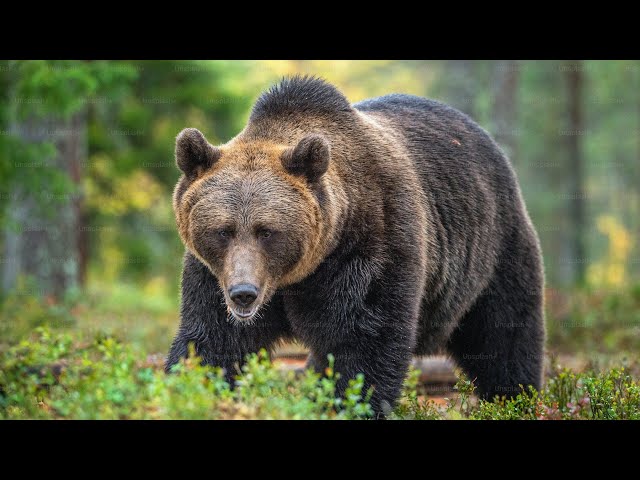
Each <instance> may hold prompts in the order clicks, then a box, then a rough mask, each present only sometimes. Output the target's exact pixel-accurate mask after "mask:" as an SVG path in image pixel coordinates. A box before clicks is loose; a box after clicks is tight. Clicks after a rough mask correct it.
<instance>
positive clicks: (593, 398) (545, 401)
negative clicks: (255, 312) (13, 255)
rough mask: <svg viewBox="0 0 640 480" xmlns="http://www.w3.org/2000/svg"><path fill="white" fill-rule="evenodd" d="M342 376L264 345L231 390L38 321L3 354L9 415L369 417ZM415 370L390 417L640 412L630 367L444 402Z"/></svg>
mask: <svg viewBox="0 0 640 480" xmlns="http://www.w3.org/2000/svg"><path fill="white" fill-rule="evenodd" d="M338 378H339V374H338V373H335V372H334V371H333V369H332V368H329V369H327V371H326V372H325V375H323V376H320V375H318V374H316V373H313V372H311V371H307V372H305V373H303V374H295V373H294V372H293V371H283V370H281V369H278V368H276V367H275V366H274V365H273V364H272V363H271V361H270V360H269V358H268V356H267V355H266V353H265V352H264V351H263V352H259V353H257V354H253V355H250V356H249V357H248V358H247V362H246V363H245V365H244V366H243V367H242V371H241V372H240V373H239V374H238V377H237V383H236V388H235V389H231V388H230V387H229V384H228V383H227V382H226V381H225V380H224V378H223V375H222V372H221V370H220V369H218V368H212V367H207V366H201V365H199V362H198V361H197V359H195V358H192V359H188V360H185V361H183V362H182V363H180V364H179V365H177V366H176V367H175V372H174V374H171V375H167V374H165V373H164V372H163V370H162V358H161V357H159V356H153V355H152V356H144V355H142V354H141V353H140V352H139V351H138V350H137V349H136V348H135V347H134V346H132V345H131V344H128V343H124V342H121V341H119V340H118V339H116V338H115V337H113V336H106V335H96V336H94V337H93V338H86V337H85V336H83V335H80V334H71V333H69V332H55V331H51V330H49V329H47V328H45V327H38V328H37V329H36V330H35V331H34V332H32V333H31V334H30V335H29V336H28V337H27V338H26V339H24V340H22V341H20V342H18V343H17V344H15V345H13V346H11V347H9V348H7V349H6V350H5V351H3V352H2V353H0V418H2V419H26V418H35V419H63V418H68V419H366V418H371V417H372V410H371V407H370V406H369V404H368V401H367V400H368V395H369V392H363V383H364V382H363V378H362V376H359V377H358V378H356V379H352V380H350V383H349V385H350V386H349V388H348V391H347V393H346V395H345V397H344V398H336V395H335V390H336V380H337V379H338ZM418 378H419V372H418V371H416V370H411V371H410V373H409V375H408V377H407V380H406V382H405V389H404V392H403V395H402V399H401V401H400V402H399V405H398V406H397V408H396V409H395V411H394V412H393V413H391V414H390V415H389V417H390V418H392V419H416V420H435V419H443V418H448V419H640V384H639V383H638V381H637V379H634V378H632V376H631V375H630V374H629V373H628V372H627V371H626V370H625V369H624V368H619V369H612V370H609V371H606V372H602V373H593V372H587V373H573V372H570V371H567V370H558V371H556V372H555V373H554V375H553V376H551V377H550V378H549V379H548V380H547V383H546V387H545V388H544V390H542V391H541V392H536V391H535V390H531V391H529V392H526V393H525V392H522V393H520V394H519V395H517V396H516V397H515V398H514V399H511V400H505V399H502V400H498V401H496V402H485V401H478V400H477V399H476V397H475V396H474V395H473V391H474V386H473V383H472V382H470V381H469V380H467V379H465V378H464V377H463V376H461V378H460V380H459V381H458V384H457V385H456V389H457V392H456V393H455V394H454V395H451V398H450V399H449V400H448V401H447V402H446V405H437V404H436V403H434V402H433V401H432V400H428V399H425V398H424V397H423V396H421V395H419V393H418V392H419V380H418Z"/></svg>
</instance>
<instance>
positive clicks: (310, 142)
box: [281, 133, 331, 182]
mask: <svg viewBox="0 0 640 480" xmlns="http://www.w3.org/2000/svg"><path fill="white" fill-rule="evenodd" d="M330 157H331V147H330V145H329V141H328V140H327V139H326V138H325V137H324V136H322V135H320V134H317V133H311V134H309V135H307V136H305V137H304V138H302V140H300V141H299V142H298V145H296V146H295V147H293V148H289V149H287V150H285V151H284V152H283V154H282V157H281V161H282V166H283V167H284V168H285V170H287V172H289V173H291V174H292V175H299V176H304V177H305V178H306V179H307V180H308V181H309V182H315V181H316V180H318V179H319V178H320V177H321V176H322V175H324V173H325V172H326V171H327V168H329V158H330Z"/></svg>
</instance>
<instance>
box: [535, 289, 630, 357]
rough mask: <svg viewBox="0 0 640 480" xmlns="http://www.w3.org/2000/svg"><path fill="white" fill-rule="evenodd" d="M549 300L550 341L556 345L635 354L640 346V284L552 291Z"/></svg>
mask: <svg viewBox="0 0 640 480" xmlns="http://www.w3.org/2000/svg"><path fill="white" fill-rule="evenodd" d="M546 303H547V336H548V341H549V344H550V345H553V346H554V347H555V348H556V349H563V350H570V351H575V350H582V351H585V352H590V353H591V354H593V353H594V352H604V353H609V354H611V353H616V352H617V353H621V352H629V354H630V355H632V356H633V355H634V354H635V353H636V352H638V351H639V350H640V335H639V334H638V333H639V332H640V284H635V285H629V286H628V287H626V288H619V289H608V290H607V289H604V290H596V289H593V288H591V289H582V290H572V291H570V292H562V291H552V292H550V294H549V295H547V302H546Z"/></svg>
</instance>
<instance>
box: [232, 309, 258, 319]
mask: <svg viewBox="0 0 640 480" xmlns="http://www.w3.org/2000/svg"><path fill="white" fill-rule="evenodd" d="M257 311H258V308H257V307H254V308H251V309H245V308H242V309H241V308H232V309H231V314H232V315H234V316H236V317H238V318H239V319H241V320H248V319H250V318H251V317H253V316H254V315H255V314H256V312H257Z"/></svg>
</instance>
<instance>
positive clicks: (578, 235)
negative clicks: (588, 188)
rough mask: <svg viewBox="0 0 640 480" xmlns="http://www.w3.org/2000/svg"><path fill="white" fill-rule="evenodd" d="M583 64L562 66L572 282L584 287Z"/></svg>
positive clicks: (580, 62) (577, 62)
mask: <svg viewBox="0 0 640 480" xmlns="http://www.w3.org/2000/svg"><path fill="white" fill-rule="evenodd" d="M583 69H584V65H583V63H582V61H574V62H568V63H566V64H565V75H566V87H567V95H568V99H569V102H568V114H569V116H568V124H567V131H566V132H565V135H566V139H567V148H568V153H569V165H570V168H571V176H570V177H569V185H570V193H569V203H570V210H569V212H570V217H571V222H572V227H573V228H572V232H571V243H572V249H573V256H574V260H575V270H574V271H575V281H576V283H578V284H583V283H584V280H585V273H586V261H587V255H586V248H585V245H586V231H585V201H584V200H585V186H584V185H585V181H584V178H585V173H584V162H583V152H582V137H583V135H584V134H585V130H584V119H583V113H582V112H583V101H584V100H583V85H584V72H583Z"/></svg>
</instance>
